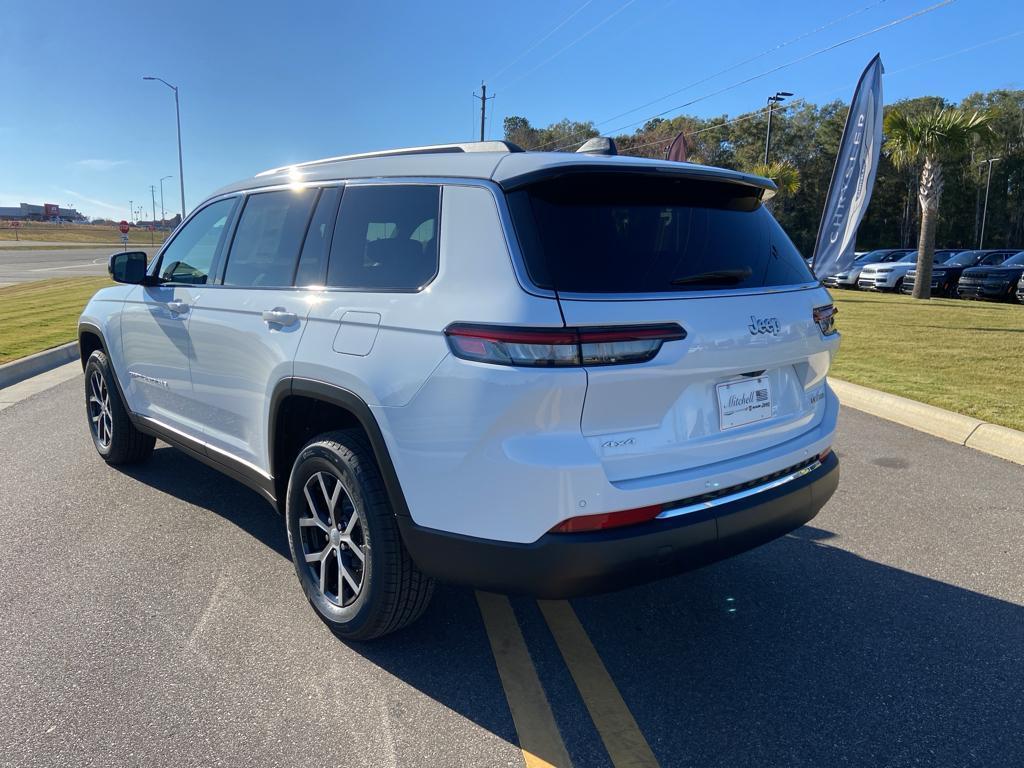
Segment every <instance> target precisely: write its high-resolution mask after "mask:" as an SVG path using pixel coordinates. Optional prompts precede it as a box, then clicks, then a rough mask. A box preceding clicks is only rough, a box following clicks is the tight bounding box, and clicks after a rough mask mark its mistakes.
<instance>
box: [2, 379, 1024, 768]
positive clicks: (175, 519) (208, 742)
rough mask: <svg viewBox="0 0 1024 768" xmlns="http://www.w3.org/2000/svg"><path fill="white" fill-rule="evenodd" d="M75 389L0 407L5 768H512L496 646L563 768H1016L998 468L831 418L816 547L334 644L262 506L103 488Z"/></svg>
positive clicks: (208, 475) (1010, 507) (1017, 655)
mask: <svg viewBox="0 0 1024 768" xmlns="http://www.w3.org/2000/svg"><path fill="white" fill-rule="evenodd" d="M81 386H82V385H81V378H80V377H77V378H75V379H72V380H70V381H67V382H65V383H63V384H60V385H58V386H56V387H54V388H52V389H49V390H47V391H45V392H42V393H40V394H37V395H35V396H33V397H31V398H29V399H27V400H24V401H22V402H18V403H16V404H14V405H11V406H10V407H7V408H6V409H4V410H2V411H0V541H2V542H3V553H4V557H3V560H2V564H0V568H2V569H3V574H2V577H0V701H2V702H3V706H2V707H0V763H2V764H3V765H10V766H36V765H39V766H43V765H45V766H53V765H72V764H73V765H79V766H91V765H147V766H148V765H173V766H192V765H195V766H199V765H204V766H207V765H244V766H251V765H299V764H301V765H311V766H320V765H343V766H364V765H365V766H387V765H401V766H407V765H408V766H458V765H465V766H506V765H508V766H515V765H523V762H524V757H523V753H522V751H521V750H520V746H519V745H520V743H521V741H528V740H530V739H531V738H534V739H535V738H536V733H532V734H531V733H526V734H523V733H520V732H519V731H518V730H517V725H518V726H519V728H536V727H538V726H537V724H538V722H542V721H543V719H544V713H543V712H540V713H537V712H525V713H524V712H522V711H520V712H519V713H518V714H519V717H517V718H516V719H513V716H512V713H511V711H510V705H509V698H508V697H507V696H506V690H507V688H508V686H509V685H512V687H513V688H514V687H515V684H516V679H519V678H516V679H513V680H505V685H504V686H503V677H502V676H501V675H499V666H498V665H499V664H507V663H508V658H507V655H508V654H507V652H509V649H510V648H511V649H512V650H513V651H514V648H515V637H514V635H515V629H516V627H518V630H519V631H520V632H521V636H522V639H523V641H524V642H525V645H526V647H527V648H528V651H529V654H528V658H526V659H525V663H526V664H527V665H528V666H529V667H530V670H528V671H530V674H532V670H535V672H536V677H537V679H538V680H539V681H540V684H541V686H542V689H543V693H544V694H545V695H546V699H547V701H548V702H549V703H550V712H551V715H552V716H553V718H554V722H555V724H556V726H557V734H556V735H557V737H558V738H560V740H561V743H562V744H563V745H564V750H565V753H566V754H567V755H568V756H569V757H570V759H571V761H572V763H573V764H574V765H576V766H609V765H613V764H615V765H630V764H631V765H646V764H650V763H649V761H648V762H644V760H643V758H644V756H645V755H652V756H653V758H654V759H655V760H656V761H657V762H658V763H660V764H661V765H664V766H748V765H749V766H754V765H756V766H761V765H780V766H838V765H851V766H862V765H885V766H917V765H922V766H925V765H926V766H939V765H942V766H944V765H949V766H1003V765H1021V764H1024V739H1022V737H1021V734H1022V733H1024V685H1022V683H1021V681H1022V680H1024V570H1022V567H1021V563H1022V562H1024V526H1022V525H1021V516H1022V507H1021V499H1022V498H1024V470H1022V468H1021V467H1020V466H1017V465H1014V464H1010V463H1008V462H1005V461H1002V460H1000V459H997V458H994V457H991V456H988V455H985V454H981V453H977V452H975V451H972V450H970V449H967V448H963V447H959V446H956V445H953V444H950V443H946V442H943V441H941V440H939V439H936V438H932V437H929V436H926V435H923V434H921V433H917V432H914V431H912V430H909V429H906V428H903V427H900V426H897V425H894V424H891V423H889V422H885V421H881V420H878V419H875V418H873V417H870V416H867V415H865V414H862V413H859V412H857V411H850V410H844V412H843V414H842V417H841V424H840V433H839V438H838V441H837V445H836V448H837V451H838V453H839V455H840V458H841V461H842V473H843V477H842V481H841V483H840V488H839V491H838V492H837V494H836V496H835V497H834V498H833V499H832V501H831V502H830V503H829V504H828V506H827V507H826V508H825V509H824V510H823V511H822V513H821V514H820V515H819V516H818V517H817V518H816V519H815V520H814V521H813V522H812V524H811V525H810V526H807V527H805V528H803V529H800V530H799V531H797V532H796V533H795V534H793V535H791V536H788V537H785V538H783V539H781V540H779V541H777V542H774V543H772V544H770V545H768V546H765V547H762V548H761V549H759V550H756V551H754V552H751V553H748V554H745V555H743V556H740V557H737V558H734V559H732V560H729V561H726V562H723V563H720V564H717V565H715V566H712V567H708V568H705V569H703V570H700V571H697V572H694V573H691V574H687V575H683V576H680V577H677V578H674V579H671V580H667V581H663V582H659V583H656V584H653V585H648V586H645V587H640V588H636V589H631V590H628V591H624V592H619V593H615V594H610V595H605V596H601V597H593V598H587V599H579V600H573V601H571V604H545V605H543V606H541V605H538V603H537V602H536V601H533V600H529V599H525V598H513V599H512V600H511V601H510V604H511V607H512V609H513V611H514V615H513V618H514V620H513V621H512V622H511V628H512V635H511V636H509V637H505V638H504V639H502V638H498V640H499V642H497V643H496V644H495V650H496V651H497V654H498V658H499V659H500V660H499V661H498V662H497V663H496V655H495V651H492V645H491V641H493V640H495V636H494V633H495V632H498V631H501V627H497V626H496V625H495V624H494V622H493V621H492V622H489V623H487V624H486V625H485V622H484V620H483V618H482V615H481V607H480V605H479V604H478V600H477V596H476V595H475V594H474V593H473V592H472V591H471V590H468V589H461V588H454V587H439V588H438V590H437V593H436V596H435V598H434V601H433V603H432V605H431V607H430V608H429V610H428V612H427V614H426V615H425V616H424V618H423V619H422V620H421V621H420V622H419V623H418V624H416V625H414V626H413V627H411V628H409V629H408V630H406V631H404V632H401V633H399V634H396V635H393V636H390V637H388V638H385V639H384V640H383V641H380V642H377V643H374V644H369V645H345V644H343V643H341V642H340V641H338V640H337V639H335V638H334V637H333V636H332V635H331V634H330V633H329V632H328V631H327V630H326V628H325V627H324V626H323V625H322V624H321V623H320V622H319V621H318V620H317V619H316V617H315V616H314V614H313V612H312V611H311V610H310V609H309V608H308V607H307V605H306V604H305V600H304V598H303V596H302V593H301V591H300V589H299V587H298V585H297V583H296V580H295V577H294V573H293V570H292V565H291V562H290V560H289V559H288V556H287V543H286V538H285V534H284V528H283V525H282V523H281V521H280V519H279V518H278V516H277V514H276V513H275V512H274V511H273V510H272V509H271V508H270V507H269V506H268V505H267V504H266V503H265V502H263V501H262V500H261V499H260V498H259V497H257V496H256V495H255V494H254V493H252V492H250V491H248V490H246V489H245V488H243V487H242V486H241V485H238V484H236V483H234V482H232V481H229V480H227V479H224V478H222V477H221V476H219V475H217V474H216V473H214V472H213V471H212V470H209V469H207V468H206V467H204V466H203V465H201V464H199V463H197V462H195V461H193V460H191V459H189V458H187V457H185V456H184V455H182V454H180V453H178V452H176V451H174V450H172V449H170V448H167V447H162V446H161V445H160V444H158V448H157V451H156V453H155V454H154V456H153V459H152V460H151V461H150V462H149V463H148V464H146V465H143V466H141V467H138V468H132V469H130V470H127V471H119V470H117V469H112V468H108V467H106V466H105V465H104V464H103V463H102V462H101V461H100V460H99V458H98V457H97V456H96V455H95V452H94V450H93V448H92V445H91V443H90V439H89V436H88V431H87V428H86V424H85V419H84V414H83V406H82V403H81V399H82V394H81ZM485 604H486V599H485ZM500 604H501V603H499V605H500ZM492 607H493V605H492ZM554 614H560V615H561V620H560V621H561V622H562V623H559V620H558V619H557V617H556V620H552V616H553V615H554ZM573 616H575V617H576V618H578V621H579V625H581V626H582V634H581V635H579V636H575V637H574V638H570V640H571V641H572V643H571V644H570V645H569V646H568V648H566V647H561V646H560V645H559V642H562V643H565V642H566V637H565V636H563V635H560V632H563V631H564V630H565V629H566V627H567V626H569V624H571V622H572V621H573V620H574V619H573ZM492 618H493V617H492ZM506 618H507V617H506ZM565 622H569V624H566V623H565ZM504 629H505V630H506V631H507V630H508V629H509V627H508V626H506V627H505V628H504ZM489 632H490V633H492V634H491V635H489ZM510 637H511V639H509V638H510ZM506 641H507V642H506ZM591 646H592V648H593V650H594V651H595V652H596V653H595V656H596V657H597V659H598V661H597V662H596V663H595V661H594V658H592V657H588V656H587V654H588V652H589V648H590V647H591ZM513 655H514V654H513ZM519 663H520V664H522V663H524V659H522V658H520V659H519ZM502 669H503V670H504V672H508V670H509V669H510V667H508V666H503V667H502ZM522 669H523V668H522V667H521V666H520V667H519V670H520V671H522ZM602 670H604V672H605V673H606V678H602V677H601V673H602ZM527 677H528V675H527ZM520 682H522V681H521V680H520ZM609 686H611V687H610V689H609ZM527 687H528V686H527ZM581 691H582V693H581ZM616 696H618V697H620V698H619V699H618V701H616ZM512 698H513V700H515V701H518V702H520V703H521V702H522V701H523V699H522V698H518V699H517V698H516V695H515V693H514V692H513V694H512ZM623 707H624V708H625V709H623ZM624 713H625V716H623V715H624ZM524 714H525V718H524ZM630 719H632V721H633V722H632V724H631V723H630V722H629V720H630ZM631 739H632V740H633V741H631ZM636 739H639V742H638V741H636ZM539 743H541V744H543V743H544V740H543V739H541V740H540V742H539ZM623 745H631V754H633V755H635V756H636V759H635V760H630V759H624V758H623V756H622V755H623V753H622V752H621V751H616V750H617V749H620V748H622V747H623ZM645 750H648V751H645ZM610 754H615V755H616V759H615V762H614V763H613V760H612V758H611V757H610ZM537 757H539V758H543V759H546V760H548V761H549V762H554V761H556V759H557V755H556V754H555V753H554V752H551V753H548V754H538V755H537ZM536 764H541V763H536Z"/></svg>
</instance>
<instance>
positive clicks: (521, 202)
mask: <svg viewBox="0 0 1024 768" xmlns="http://www.w3.org/2000/svg"><path fill="white" fill-rule="evenodd" d="M758 194H759V190H756V189H753V188H750V187H747V186H745V185H738V184H732V183H727V182H718V181H712V180H693V179H681V178H652V177H651V176H649V175H640V174H629V173H576V174H567V175H564V176H561V177H558V178H554V179H550V180H546V181H541V182H537V183H535V184H532V185H529V186H527V187H525V188H523V189H521V190H516V191H513V192H511V193H510V194H509V195H508V200H509V207H510V210H511V212H512V218H513V221H514V224H515V229H516V233H517V235H518V237H519V241H520V245H521V247H522V249H523V252H524V257H525V260H526V266H527V270H528V271H529V273H530V278H531V280H533V282H534V283H535V284H536V285H537V286H538V287H541V288H550V289H554V290H558V291H564V292H571V293H601V294H605V293H620V294H627V293H628V294H633V293H675V292H679V291H687V290H715V289H729V288H759V287H764V286H779V285H793V284H799V283H807V282H811V281H813V280H814V278H813V277H812V276H811V273H810V271H809V270H808V268H807V264H806V262H805V261H804V259H803V258H802V257H801V255H800V253H799V252H798V251H797V249H796V247H795V246H794V245H793V243H792V242H791V241H790V239H789V238H788V237H787V236H786V234H785V233H784V232H783V231H782V228H781V227H779V225H778V223H777V222H776V221H775V219H774V218H772V216H771V214H770V213H769V212H768V211H767V210H765V208H764V206H763V205H761V202H760V199H759V197H758Z"/></svg>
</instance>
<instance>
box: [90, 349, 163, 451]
mask: <svg viewBox="0 0 1024 768" xmlns="http://www.w3.org/2000/svg"><path fill="white" fill-rule="evenodd" d="M85 410H86V415H87V416H88V417H89V432H90V434H91V435H92V443H93V445H95V446H96V452H97V453H99V455H100V456H102V457H103V460H104V461H106V462H107V463H108V464H133V463H135V462H139V461H145V460H146V459H148V458H149V456H150V454H152V453H153V446H154V445H155V444H156V438H154V437H153V436H152V435H146V434H143V433H142V432H140V431H139V430H137V429H136V428H135V425H133V424H132V422H131V419H130V418H129V417H128V410H127V409H126V408H125V406H124V403H123V402H121V396H120V394H119V392H118V389H117V385H116V383H115V382H114V372H113V371H112V370H111V368H110V361H109V360H108V359H107V356H106V354H104V353H103V352H102V351H101V350H96V351H95V352H93V353H92V354H91V355H89V360H88V362H86V364H85Z"/></svg>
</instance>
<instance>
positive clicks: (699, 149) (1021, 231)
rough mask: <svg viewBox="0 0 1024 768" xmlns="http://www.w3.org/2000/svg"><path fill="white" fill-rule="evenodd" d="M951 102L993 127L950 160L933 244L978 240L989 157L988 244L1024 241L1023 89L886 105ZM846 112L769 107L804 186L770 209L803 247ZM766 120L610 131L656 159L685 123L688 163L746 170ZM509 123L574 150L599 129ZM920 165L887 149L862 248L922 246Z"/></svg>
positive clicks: (777, 140) (931, 108) (550, 145)
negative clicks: (957, 99)
mask: <svg viewBox="0 0 1024 768" xmlns="http://www.w3.org/2000/svg"><path fill="white" fill-rule="evenodd" d="M954 107H959V108H961V109H962V110H964V111H965V112H969V113H974V112H978V113H982V114H984V115H985V116H986V118H987V126H986V130H984V131H979V132H978V133H977V134H976V135H974V136H972V138H971V140H970V141H968V142H966V143H965V144H964V145H963V146H962V147H956V148H953V150H952V151H951V153H950V154H949V156H947V157H946V158H945V162H944V163H943V176H944V182H945V186H944V191H943V193H942V199H941V205H940V207H939V210H938V216H937V220H936V222H935V240H934V242H935V245H936V247H940V248H965V249H966V248H977V247H978V242H979V238H980V235H981V220H982V209H983V204H984V197H985V185H986V180H987V178H986V177H987V173H988V164H987V163H986V162H985V161H986V160H987V159H989V158H993V157H998V158H1000V159H999V160H998V161H997V162H995V163H993V164H992V180H991V187H990V190H989V200H988V214H987V217H986V224H985V247H987V248H1017V247H1019V248H1022V249H1024V90H994V91H989V92H986V93H974V94H971V95H970V96H968V97H966V98H965V99H963V101H961V102H960V103H959V104H957V103H953V102H949V101H947V100H945V99H943V98H941V97H938V96H922V97H919V98H915V99H905V100H902V101H899V102H895V103H893V104H890V105H886V107H885V113H886V117H887V118H888V117H889V115H890V114H891V113H892V112H893V111H897V112H899V113H900V114H901V115H902V116H903V117H905V118H907V117H909V118H913V117H915V116H924V115H928V114H930V113H935V112H937V111H939V110H943V109H949V108H954ZM848 111H849V107H848V105H846V104H844V103H843V102H842V101H838V100H837V101H832V102H829V103H827V104H823V105H820V106H819V105H816V104H813V103H810V102H807V101H804V100H795V101H793V102H791V103H790V104H787V105H783V106H779V107H776V108H775V110H774V112H773V114H772V132H771V149H770V155H769V160H770V161H771V162H772V163H779V164H781V165H782V166H783V167H785V166H792V167H793V168H795V169H796V171H797V173H798V177H799V178H798V181H799V183H798V184H792V183H789V184H786V185H785V186H784V185H782V184H780V187H783V188H784V193H783V194H780V195H779V196H778V197H777V198H776V200H775V201H774V203H773V211H772V212H773V213H774V214H775V216H776V218H778V220H779V222H780V223H781V224H782V226H783V227H784V228H785V229H786V231H787V232H788V233H789V235H790V237H791V238H792V239H793V242H794V243H795V244H796V245H797V247H798V248H800V250H801V251H802V252H803V253H804V254H805V255H810V253H811V252H812V251H813V249H814V241H815V238H816V237H817V234H818V231H817V230H818V221H819V220H820V218H821V211H822V207H823V206H824V203H825V195H826V193H827V192H828V184H829V180H830V179H831V178H832V170H833V166H834V165H835V159H836V154H837V153H838V151H839V140H840V137H841V136H842V133H843V126H844V125H845V122H846V115H847V113H848ZM767 120H768V114H767V112H766V111H765V110H763V109H761V110H758V111H756V112H748V113H745V114H741V115H738V116H736V117H729V116H728V115H720V116H717V117H711V118H698V117H693V116H691V115H680V116H678V117H674V118H671V119H664V118H655V119H653V120H650V121H648V122H647V123H645V124H644V125H643V126H642V127H640V128H638V129H637V130H636V131H634V132H633V133H628V134H622V135H618V136H615V137H614V139H615V142H616V144H617V146H618V149H619V153H620V154H624V155H634V156H639V157H656V158H660V157H664V156H665V151H666V149H667V147H668V145H669V143H670V142H671V141H672V139H674V138H675V137H676V136H677V135H678V134H679V133H680V132H681V131H682V132H685V134H686V141H687V145H688V147H689V159H690V161H691V162H697V163H703V164H706V165H716V166H720V167H723V168H732V169H736V170H747V171H749V170H756V169H758V167H759V166H760V165H761V163H762V161H763V160H764V149H765V134H766V130H767ZM891 124H892V121H891V120H889V121H887V125H891ZM504 129H505V138H506V139H507V140H508V141H512V142H514V143H516V144H518V145H520V146H522V147H524V148H526V149H540V150H545V151H551V150H560V151H569V152H571V151H575V150H576V149H577V148H578V147H579V146H580V145H581V144H582V143H583V142H584V141H586V140H587V139H588V138H591V137H593V136H597V135H599V131H598V130H597V127H596V126H595V125H594V123H593V122H590V121H586V122H577V121H571V120H562V121H561V122H558V123H552V124H551V125H548V126H547V127H543V128H538V127H534V126H533V125H531V124H530V121H529V120H528V119H527V118H525V117H519V116H511V117H507V118H505V124H504ZM897 159H898V158H897ZM922 164H923V159H922V160H921V161H920V162H909V163H907V162H901V163H900V164H899V165H898V166H897V164H896V163H894V158H893V157H892V156H891V155H890V154H888V153H883V155H882V158H881V161H880V164H879V168H878V175H877V178H876V181H875V189H874V192H873V194H872V198H871V204H870V206H869V208H868V211H867V214H866V216H865V217H864V222H863V223H862V224H861V227H860V230H859V233H858V237H857V249H858V250H870V249H874V248H886V247H888V248H897V247H915V246H917V244H918V236H919V227H920V221H921V211H920V206H919V203H918V187H919V184H920V181H921V170H922ZM790 181H792V180H790Z"/></svg>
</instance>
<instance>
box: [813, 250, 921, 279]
mask: <svg viewBox="0 0 1024 768" xmlns="http://www.w3.org/2000/svg"><path fill="white" fill-rule="evenodd" d="M912 252H913V251H911V250H910V249H909V248H883V249H881V250H877V251H868V252H867V253H862V254H859V255H857V257H856V258H855V259H854V260H853V263H852V264H851V265H850V266H849V268H848V269H845V270H843V271H842V272H837V273H836V274H834V275H829V276H828V277H826V278H825V279H824V280H823V281H822V282H823V283H824V284H825V285H827V286H828V287H829V288H856V287H857V281H858V280H859V279H860V273H861V270H862V269H863V268H864V267H866V266H868V265H869V264H888V263H890V262H893V261H899V260H900V259H902V258H903V257H904V256H906V255H907V254H908V253H912Z"/></svg>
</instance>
